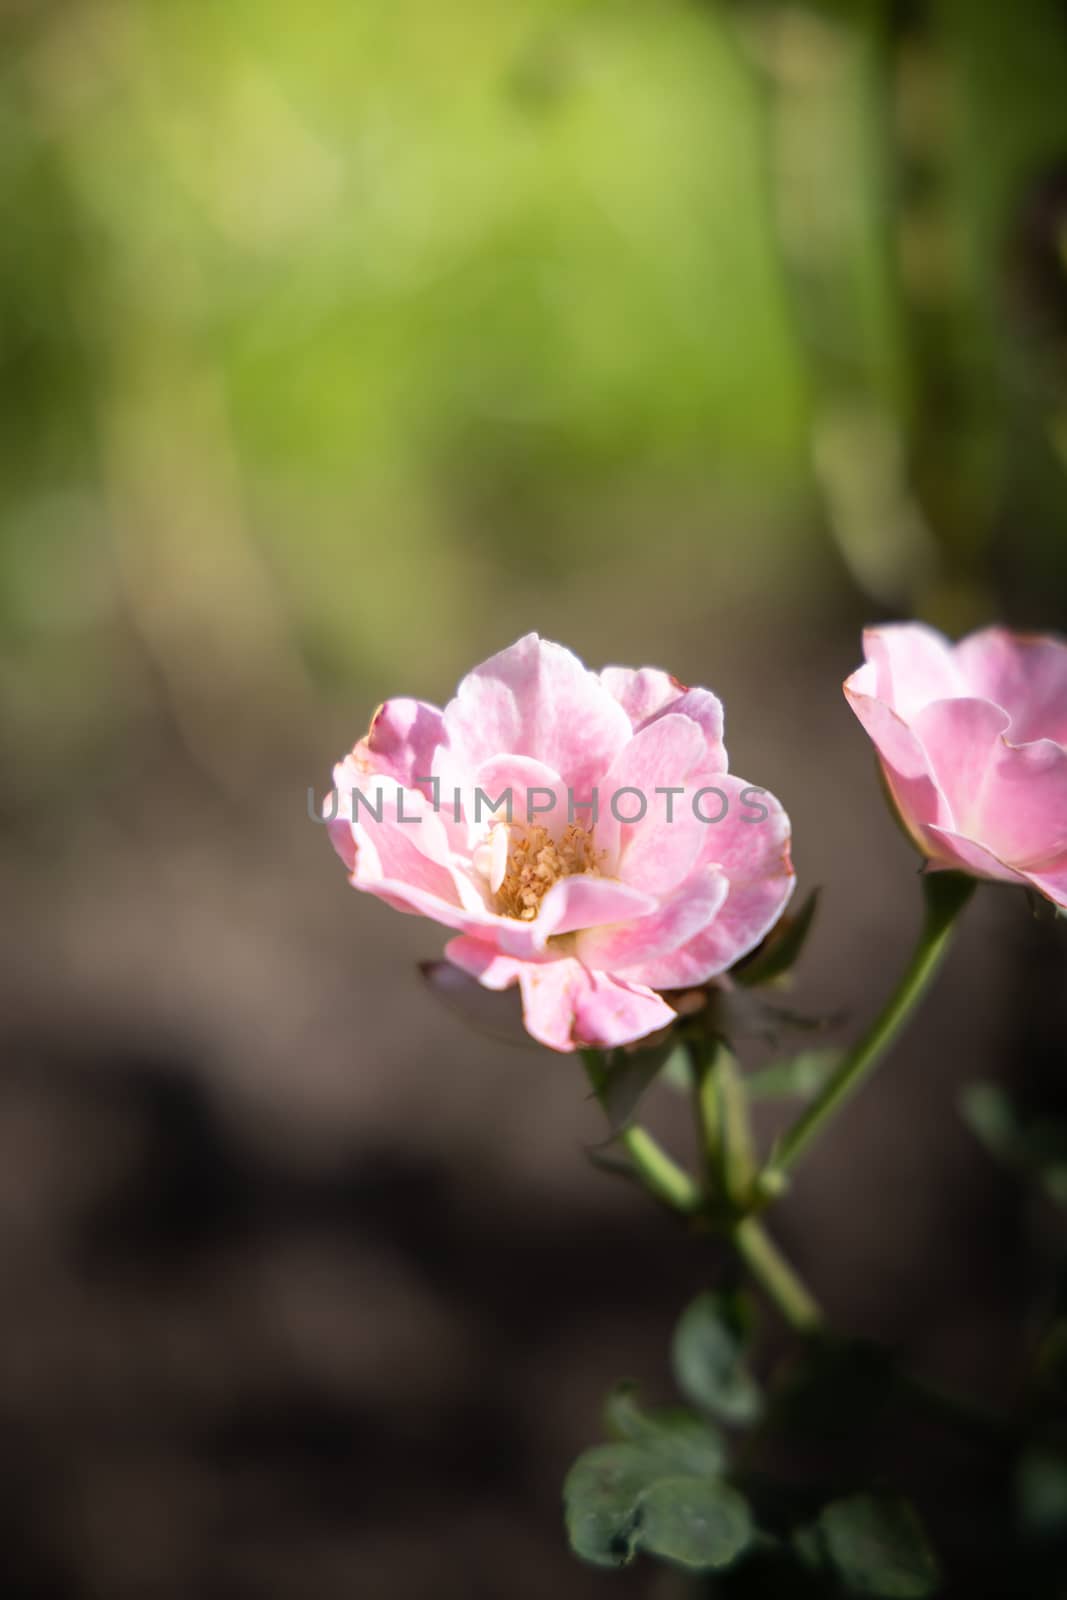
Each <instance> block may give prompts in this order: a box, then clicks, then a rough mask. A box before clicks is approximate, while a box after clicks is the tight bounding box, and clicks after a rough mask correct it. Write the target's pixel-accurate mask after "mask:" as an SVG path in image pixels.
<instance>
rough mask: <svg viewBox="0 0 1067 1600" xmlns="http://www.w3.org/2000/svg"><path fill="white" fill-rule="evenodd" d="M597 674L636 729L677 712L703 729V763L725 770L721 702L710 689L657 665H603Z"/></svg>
mask: <svg viewBox="0 0 1067 1600" xmlns="http://www.w3.org/2000/svg"><path fill="white" fill-rule="evenodd" d="M600 678H601V681H602V682H603V684H604V685H605V687H606V688H607V689H608V690H609V691H610V692H611V694H613V695H614V696H615V699H616V700H618V702H619V704H620V705H621V706H622V708H623V710H624V711H625V712H626V714H627V716H628V717H629V718H630V721H631V723H632V725H633V728H634V732H635V733H636V732H638V731H639V730H640V729H641V728H644V727H647V725H648V724H649V723H650V722H652V721H653V720H654V719H655V718H656V717H662V716H665V715H667V714H668V713H669V712H672V711H677V712H680V713H682V714H683V715H684V716H687V717H690V718H692V720H693V721H694V722H696V723H698V724H699V726H700V727H701V728H703V730H704V737H705V739H706V740H707V756H706V759H705V762H704V765H705V766H707V767H709V768H710V767H716V768H718V769H719V770H720V771H722V772H725V771H726V769H727V759H726V747H725V745H724V744H723V740H722V727H723V715H722V702H721V701H720V700H719V698H718V696H717V695H714V694H712V693H711V691H710V689H689V688H687V687H686V685H685V684H684V683H679V682H678V679H677V678H673V677H671V675H670V673H668V672H660V671H659V669H658V668H656V667H642V668H640V670H638V671H635V670H634V669H633V668H632V667H605V668H604V670H603V672H602V673H601V674H600Z"/></svg>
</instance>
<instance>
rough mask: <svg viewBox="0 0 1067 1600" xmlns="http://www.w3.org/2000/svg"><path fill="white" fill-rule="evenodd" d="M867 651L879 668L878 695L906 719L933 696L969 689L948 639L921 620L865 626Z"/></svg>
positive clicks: (865, 648) (952, 693)
mask: <svg viewBox="0 0 1067 1600" xmlns="http://www.w3.org/2000/svg"><path fill="white" fill-rule="evenodd" d="M863 653H864V655H865V656H866V658H867V660H868V661H869V662H871V663H872V664H873V666H874V669H875V694H876V696H877V698H878V699H879V700H882V701H884V702H885V704H886V705H888V706H892V708H893V710H894V711H895V712H896V714H897V716H898V717H901V718H903V719H904V721H905V722H906V721H908V720H909V719H910V718H911V717H912V716H913V715H914V714H915V712H917V711H921V710H922V708H923V706H926V705H929V703H930V701H931V700H947V699H949V698H950V697H951V696H953V695H958V694H964V693H966V689H965V687H964V684H963V680H962V679H961V677H960V673H959V670H958V668H957V666H956V662H955V658H954V656H953V652H952V647H951V645H950V644H949V642H948V640H947V639H946V638H945V636H944V634H941V633H938V632H937V631H936V629H934V628H928V627H926V626H925V625H924V624H923V623H921V622H893V623H888V624H887V625H886V626H884V627H880V628H867V629H865V630H864V634H863Z"/></svg>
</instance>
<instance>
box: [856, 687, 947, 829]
mask: <svg viewBox="0 0 1067 1600" xmlns="http://www.w3.org/2000/svg"><path fill="white" fill-rule="evenodd" d="M865 673H866V669H865V668H861V669H860V671H859V672H856V673H853V675H852V677H851V678H847V679H846V680H845V698H846V699H847V701H848V703H849V705H850V706H851V707H852V710H853V711H854V712H855V714H856V716H857V717H858V718H859V720H860V722H861V723H862V724H863V726H864V728H865V729H866V731H867V733H868V735H869V736H870V739H871V742H872V743H873V745H874V747H875V749H876V750H877V752H878V755H879V757H880V759H881V763H882V771H883V772H884V774H885V780H886V783H887V784H888V785H889V790H890V793H891V794H892V796H893V799H894V801H895V802H896V806H897V810H898V812H899V814H900V817H901V820H902V821H903V823H904V825H905V827H906V828H907V829H908V831H909V832H910V833H911V834H912V835H913V836H915V835H916V832H917V829H918V828H919V827H921V826H922V825H923V824H924V823H936V824H938V825H943V824H947V823H949V822H950V821H951V817H950V814H949V810H948V805H947V803H946V801H945V799H944V796H943V795H942V794H941V792H940V790H939V789H938V787H937V784H936V782H935V781H934V778H933V774H932V773H931V771H930V764H929V762H928V760H927V756H926V751H925V750H924V749H923V747H922V745H921V744H920V742H919V740H918V738H917V736H916V735H915V734H914V733H913V732H912V730H911V729H910V728H909V727H908V726H907V724H906V723H904V722H902V721H901V719H900V717H898V716H897V714H896V712H895V711H894V710H893V709H892V707H891V706H887V705H885V704H884V703H883V702H882V701H881V700H877V699H874V698H873V697H872V696H870V695H868V694H866V693H864V692H862V687H861V685H862V684H863V683H864V682H869V681H870V680H869V676H866V677H865Z"/></svg>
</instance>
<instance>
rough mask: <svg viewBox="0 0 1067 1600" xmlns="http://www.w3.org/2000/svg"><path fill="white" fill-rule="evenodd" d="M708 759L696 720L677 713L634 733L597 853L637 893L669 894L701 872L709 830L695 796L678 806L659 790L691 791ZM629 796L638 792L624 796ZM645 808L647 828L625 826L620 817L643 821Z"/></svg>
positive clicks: (612, 777) (608, 779)
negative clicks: (697, 812)
mask: <svg viewBox="0 0 1067 1600" xmlns="http://www.w3.org/2000/svg"><path fill="white" fill-rule="evenodd" d="M706 752H707V742H706V739H705V736H704V732H703V729H702V728H700V726H699V725H698V724H697V723H695V722H693V720H692V719H691V718H690V717H685V716H679V715H676V714H674V713H670V714H668V715H664V716H662V717H657V718H655V719H654V720H653V721H651V722H649V723H647V724H646V725H645V727H643V728H642V729H641V731H640V732H639V733H635V734H634V736H633V738H632V739H631V740H630V742H629V744H627V745H626V747H625V748H624V749H623V750H622V751H621V752H620V753H619V755H618V756H616V758H615V760H614V761H613V762H612V764H611V766H610V767H609V768H608V770H607V772H606V773H605V774H604V777H603V779H602V780H601V782H600V784H599V786H598V798H599V802H600V820H599V821H598V823H597V829H596V843H597V848H598V849H603V850H604V852H605V856H606V861H607V865H608V867H609V869H610V868H612V867H614V870H615V871H616V872H617V873H618V875H619V877H621V878H622V879H624V881H625V882H626V883H629V884H632V885H633V887H634V888H636V889H647V890H649V891H651V892H654V893H656V894H659V895H663V894H669V893H670V891H671V890H672V889H674V888H675V887H676V886H677V885H678V884H679V883H681V882H682V881H683V879H685V878H686V877H688V875H689V873H690V872H691V871H692V869H693V867H694V866H695V865H696V861H697V856H698V855H699V852H700V848H701V845H702V844H703V842H704V832H705V829H704V826H703V824H702V823H701V822H700V820H699V818H698V817H697V816H696V815H695V813H694V811H693V807H692V804H691V803H690V800H689V797H688V795H687V794H686V793H682V794H676V795H674V796H673V803H672V797H669V796H668V795H667V794H665V793H657V790H665V789H668V788H673V789H682V790H683V791H684V790H686V788H687V785H688V783H689V779H690V778H691V776H692V774H693V773H694V772H695V771H697V770H699V769H700V768H701V767H702V764H703V761H704V757H705V755H706ZM627 789H628V790H632V791H635V792H633V793H629V794H625V793H623V792H622V791H623V790H627ZM642 802H643V803H644V808H645V809H644V815H643V816H641V820H640V821H637V822H632V823H620V822H619V820H618V818H619V816H620V815H621V816H631V815H632V816H638V815H640V813H641V806H642ZM668 816H671V818H672V820H671V821H668V820H667V818H668Z"/></svg>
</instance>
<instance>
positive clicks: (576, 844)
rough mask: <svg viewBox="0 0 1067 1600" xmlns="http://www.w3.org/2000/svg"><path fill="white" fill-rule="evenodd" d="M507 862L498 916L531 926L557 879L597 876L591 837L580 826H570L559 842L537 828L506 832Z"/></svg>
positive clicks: (597, 871)
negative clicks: (514, 919) (581, 875)
mask: <svg viewBox="0 0 1067 1600" xmlns="http://www.w3.org/2000/svg"><path fill="white" fill-rule="evenodd" d="M508 832H509V839H508V846H509V848H508V860H507V869H506V871H505V873H504V878H503V881H502V883H501V885H500V888H499V889H498V890H497V894H496V909H497V911H498V912H499V913H500V915H501V916H504V917H517V918H518V919H519V921H520V922H532V921H533V920H534V918H535V917H536V915H537V912H538V909H539V907H540V905H541V901H542V900H543V899H544V897H545V895H546V894H547V893H548V891H549V889H551V887H552V885H553V884H554V883H558V882H559V880H560V878H572V877H575V876H577V875H579V874H582V873H599V871H600V866H599V859H598V856H597V852H596V850H595V849H594V848H593V836H592V834H591V833H590V832H589V831H588V830H587V829H586V828H583V827H582V825H581V823H579V822H572V823H569V824H568V826H567V827H566V829H565V830H564V832H563V833H562V834H561V835H560V838H559V840H558V841H557V840H554V839H553V838H552V835H551V834H550V833H549V831H548V829H547V828H543V827H541V825H540V824H539V823H538V824H531V825H528V826H525V827H522V826H516V827H514V828H511V829H509V830H508Z"/></svg>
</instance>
